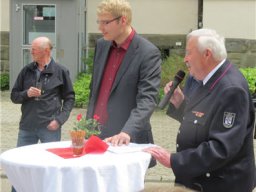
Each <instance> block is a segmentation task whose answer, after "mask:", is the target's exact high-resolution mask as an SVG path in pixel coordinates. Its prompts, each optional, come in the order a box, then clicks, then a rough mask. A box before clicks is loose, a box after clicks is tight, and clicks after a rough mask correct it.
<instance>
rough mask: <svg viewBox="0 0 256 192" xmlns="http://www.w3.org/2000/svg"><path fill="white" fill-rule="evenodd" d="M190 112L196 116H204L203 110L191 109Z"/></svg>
mask: <svg viewBox="0 0 256 192" xmlns="http://www.w3.org/2000/svg"><path fill="white" fill-rule="evenodd" d="M192 113H193V114H194V115H195V116H196V117H203V116H204V113H203V112H199V111H192Z"/></svg>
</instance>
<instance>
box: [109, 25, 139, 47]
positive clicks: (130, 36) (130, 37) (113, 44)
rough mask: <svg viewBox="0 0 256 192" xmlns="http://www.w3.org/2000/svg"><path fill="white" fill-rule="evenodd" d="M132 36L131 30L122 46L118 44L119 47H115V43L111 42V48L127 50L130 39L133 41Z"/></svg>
mask: <svg viewBox="0 0 256 192" xmlns="http://www.w3.org/2000/svg"><path fill="white" fill-rule="evenodd" d="M134 35H135V30H134V29H133V28H132V31H131V33H130V35H129V36H128V37H127V38H126V40H125V41H124V42H123V43H122V44H120V46H119V47H117V44H116V42H115V41H113V42H112V46H113V47H115V48H122V49H124V50H127V49H128V47H129V45H130V43H131V41H132V39H133V37H134Z"/></svg>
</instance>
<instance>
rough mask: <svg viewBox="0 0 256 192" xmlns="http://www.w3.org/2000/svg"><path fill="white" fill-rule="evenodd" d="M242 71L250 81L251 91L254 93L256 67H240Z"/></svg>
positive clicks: (255, 89)
mask: <svg viewBox="0 0 256 192" xmlns="http://www.w3.org/2000/svg"><path fill="white" fill-rule="evenodd" d="M240 71H241V72H242V74H243V75H244V77H245V79H246V80H247V82H248V85H249V89H250V92H251V93H252V94H254V93H255V92H256V67H254V68H253V67H247V68H240Z"/></svg>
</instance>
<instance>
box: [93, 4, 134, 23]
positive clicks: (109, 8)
mask: <svg viewBox="0 0 256 192" xmlns="http://www.w3.org/2000/svg"><path fill="white" fill-rule="evenodd" d="M104 13H110V14H111V15H112V16H113V17H119V16H125V17H126V19H127V24H129V25H130V24H131V22H132V8H131V6H130V3H129V2H128V1H126V0H103V1H102V2H101V3H100V4H99V5H98V9H97V14H98V15H101V14H104Z"/></svg>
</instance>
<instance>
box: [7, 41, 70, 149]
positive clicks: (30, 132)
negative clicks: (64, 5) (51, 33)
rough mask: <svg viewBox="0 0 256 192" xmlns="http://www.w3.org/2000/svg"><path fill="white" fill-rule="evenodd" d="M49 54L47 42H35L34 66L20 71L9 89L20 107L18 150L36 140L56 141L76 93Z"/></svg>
mask: <svg viewBox="0 0 256 192" xmlns="http://www.w3.org/2000/svg"><path fill="white" fill-rule="evenodd" d="M51 50H52V43H51V42H50V40H49V39H48V38H46V37H38V38H36V39H35V40H34V41H33V42H32V47H31V55H32V58H33V62H32V63H30V64H28V65H26V66H25V67H24V68H23V69H22V70H21V72H20V73H19V75H18V77H17V80H16V82H15V84H14V86H13V88H12V92H11V100H12V102H13V103H17V104H22V105H21V112H22V116H21V120H20V126H19V134H18V142H17V147H19V146H24V145H29V144H35V143H37V142H38V141H39V140H40V141H41V142H50V141H59V140H60V139H61V125H63V124H64V123H65V121H66V120H67V119H68V117H69V115H70V112H71V110H72V108H73V105H74V100H75V93H74V90H73V85H72V82H71V80H70V77H69V72H68V70H67V69H66V68H65V67H64V66H62V65H60V64H57V63H55V61H54V60H53V59H52V58H51ZM37 84H40V85H41V86H40V87H36V85H37Z"/></svg>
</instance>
